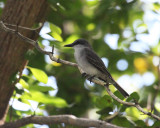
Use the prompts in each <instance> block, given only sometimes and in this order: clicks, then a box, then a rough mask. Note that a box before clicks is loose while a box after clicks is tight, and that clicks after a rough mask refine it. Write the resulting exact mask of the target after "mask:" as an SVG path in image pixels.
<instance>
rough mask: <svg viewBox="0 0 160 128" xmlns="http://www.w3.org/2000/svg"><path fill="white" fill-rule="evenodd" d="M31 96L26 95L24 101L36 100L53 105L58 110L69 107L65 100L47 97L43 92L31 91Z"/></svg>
mask: <svg viewBox="0 0 160 128" xmlns="http://www.w3.org/2000/svg"><path fill="white" fill-rule="evenodd" d="M30 94H31V95H30ZM30 94H27V93H25V94H24V95H23V96H22V97H21V98H22V99H23V100H24V99H27V100H34V101H37V102H41V103H44V104H51V105H53V106H55V107H58V108H63V107H67V105H68V104H67V102H66V101H65V100H64V99H62V98H59V97H53V96H49V95H46V94H44V93H42V92H38V91H30Z"/></svg>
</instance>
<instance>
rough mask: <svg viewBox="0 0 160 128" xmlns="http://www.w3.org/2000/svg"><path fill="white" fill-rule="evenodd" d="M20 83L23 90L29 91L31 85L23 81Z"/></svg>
mask: <svg viewBox="0 0 160 128" xmlns="http://www.w3.org/2000/svg"><path fill="white" fill-rule="evenodd" d="M19 83H20V84H21V85H22V86H23V88H25V89H28V88H29V85H28V83H26V82H25V81H24V80H23V79H20V81H19Z"/></svg>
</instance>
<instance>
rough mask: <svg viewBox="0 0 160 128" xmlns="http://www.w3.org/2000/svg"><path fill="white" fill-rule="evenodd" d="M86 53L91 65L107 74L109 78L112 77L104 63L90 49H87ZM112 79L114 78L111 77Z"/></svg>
mask: <svg viewBox="0 0 160 128" xmlns="http://www.w3.org/2000/svg"><path fill="white" fill-rule="evenodd" d="M84 52H85V53H86V54H85V55H86V59H87V60H88V62H89V63H91V64H92V65H94V66H95V68H97V69H98V70H100V71H101V72H102V73H104V74H106V75H107V76H109V77H111V74H110V73H109V72H108V71H107V69H106V67H105V65H104V63H103V61H102V60H101V59H100V57H99V56H98V55H97V54H96V53H95V52H94V51H93V50H89V49H88V48H85V50H84ZM111 78H112V77H111Z"/></svg>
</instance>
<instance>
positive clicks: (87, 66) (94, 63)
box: [65, 39, 129, 97]
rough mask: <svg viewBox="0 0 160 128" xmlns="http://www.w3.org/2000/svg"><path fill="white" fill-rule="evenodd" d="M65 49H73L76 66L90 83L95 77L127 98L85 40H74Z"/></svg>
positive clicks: (125, 93) (126, 94)
mask: <svg viewBox="0 0 160 128" xmlns="http://www.w3.org/2000/svg"><path fill="white" fill-rule="evenodd" d="M65 47H73V48H74V50H75V52H74V57H75V59H76V61H77V64H78V66H79V67H80V68H81V69H82V70H83V71H84V72H85V73H83V74H82V75H84V76H89V77H88V79H89V80H90V81H91V79H92V78H94V77H97V78H99V79H100V80H103V81H104V82H106V85H109V84H113V85H114V86H115V87H116V88H117V89H118V90H119V91H120V92H121V93H122V95H123V96H124V97H128V96H129V94H128V93H127V92H126V91H125V90H123V89H122V88H121V87H120V86H119V85H118V83H117V82H116V81H115V80H114V79H113V78H112V76H111V74H110V73H109V72H108V71H107V69H106V67H105V65H104V63H103V61H102V60H101V59H100V57H99V56H98V55H97V54H96V53H95V52H94V51H93V49H92V47H91V45H90V44H89V43H88V42H87V41H86V40H85V39H78V40H75V41H74V42H73V43H71V44H67V45H65Z"/></svg>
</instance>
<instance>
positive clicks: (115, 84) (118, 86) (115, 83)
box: [112, 81, 129, 97]
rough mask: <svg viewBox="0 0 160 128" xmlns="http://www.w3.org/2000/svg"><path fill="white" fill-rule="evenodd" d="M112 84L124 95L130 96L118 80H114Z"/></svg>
mask: <svg viewBox="0 0 160 128" xmlns="http://www.w3.org/2000/svg"><path fill="white" fill-rule="evenodd" d="M112 84H113V85H114V86H115V87H116V88H117V89H118V90H119V91H120V93H121V94H122V95H123V96H124V97H129V94H128V93H127V92H126V91H125V90H124V89H123V88H121V86H120V85H119V84H118V83H117V82H116V81H114V82H113V83H112Z"/></svg>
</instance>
